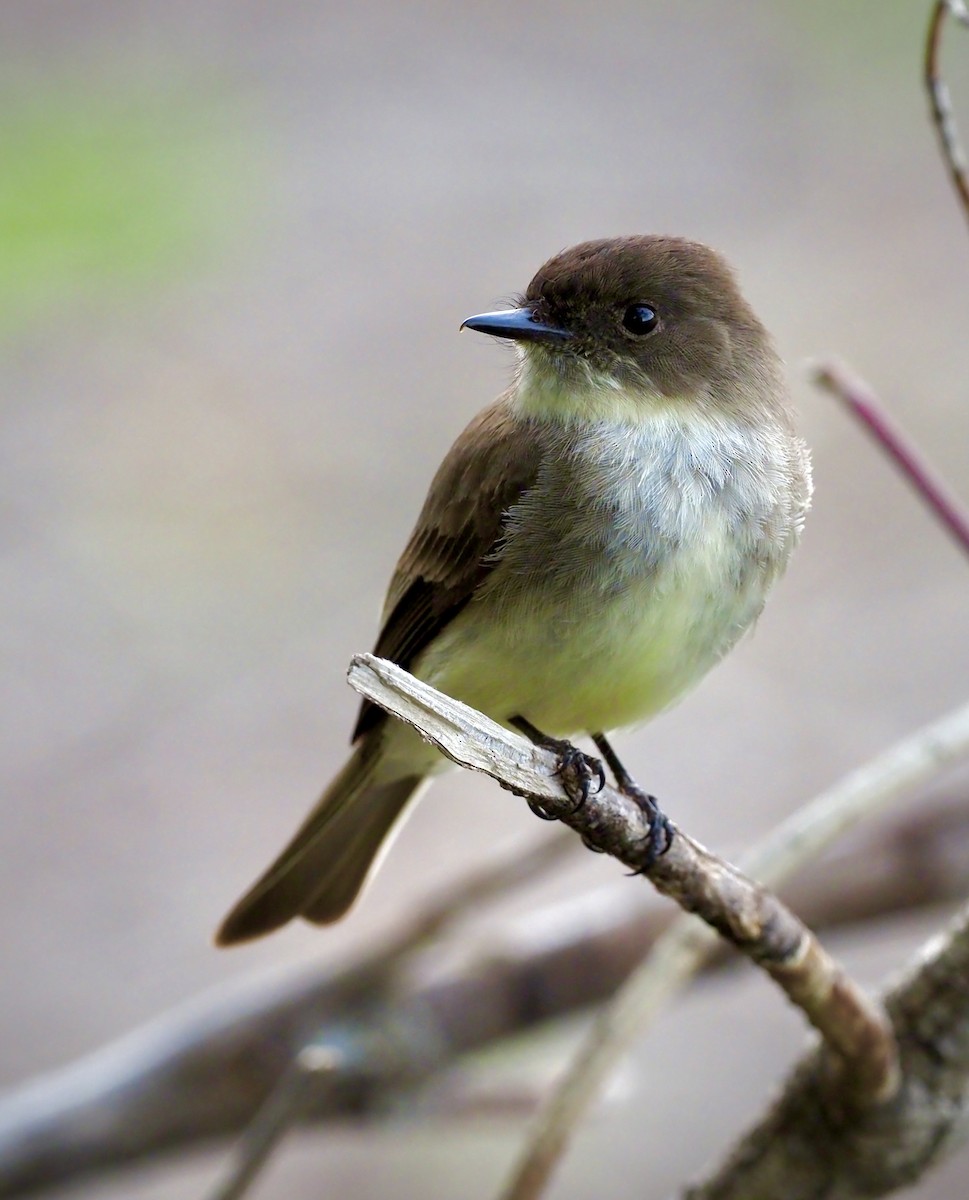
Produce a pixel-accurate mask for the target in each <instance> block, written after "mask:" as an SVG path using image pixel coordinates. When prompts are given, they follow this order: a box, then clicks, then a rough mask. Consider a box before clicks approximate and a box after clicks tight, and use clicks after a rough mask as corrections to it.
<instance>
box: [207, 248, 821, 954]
mask: <svg viewBox="0 0 969 1200" xmlns="http://www.w3.org/2000/svg"><path fill="white" fill-rule="evenodd" d="M461 328H462V329H469V330H473V331H477V332H481V333H484V334H488V335H491V336H492V337H496V338H501V339H507V340H510V341H511V342H512V343H513V344H514V346H515V349H516V362H515V369H514V375H513V379H512V382H511V385H510V386H509V387H508V388H507V390H506V391H504V392H503V393H502V394H501V395H500V396H499V397H498V399H497V400H496V401H494V402H493V403H492V404H490V405H489V406H487V407H486V408H484V409H483V410H482V411H481V412H479V413H478V415H477V416H476V417H474V419H473V420H472V421H471V423H470V424H469V425H468V426H467V428H466V429H465V430H464V431H463V433H461V434H460V435H459V437H458V438H457V440H456V441H455V443H454V445H453V446H452V448H451V449H450V451H449V452H448V453H447V455H446V456H445V458H444V460H443V462H442V463H441V465H440V467H439V468H438V471H437V473H436V474H435V475H434V477H433V480H432V482H431V485H430V489H429V491H428V494H427V498H426V500H425V502H424V505H423V508H422V509H421V511H420V515H419V516H418V519H417V523H416V525H415V527H414V530H413V532H412V534H411V536H410V539H409V541H408V542H407V544H406V546H405V548H404V551H403V553H402V555H401V557H400V560H399V562H398V563H397V567H396V570H395V571H394V574H393V576H392V578H391V581H390V586H389V589H388V592H387V596H386V601H385V604H384V609H383V617H382V623H381V628H380V632H379V635H378V637H377V640H376V645H375V647H374V653H375V654H377V655H379V656H381V657H384V658H387V659H390V660H392V661H393V662H395V663H398V664H399V665H400V666H402V667H404V668H405V669H407V670H408V671H410V672H412V673H413V674H415V675H416V676H417V677H418V678H420V679H422V680H424V681H426V682H428V683H430V684H431V685H433V686H434V687H436V688H438V689H440V690H441V691H444V692H446V693H447V694H449V695H450V696H453V697H455V698H457V699H459V700H462V701H464V702H465V703H466V704H468V705H470V706H471V707H473V708H475V709H478V710H480V711H482V712H484V713H485V714H487V715H488V716H490V717H492V718H493V719H495V720H496V721H498V722H500V723H503V724H505V725H506V726H509V727H517V728H519V729H521V730H523V731H524V732H526V733H527V734H528V735H529V736H530V737H531V738H532V739H533V740H535V741H539V742H543V743H544V744H548V745H551V746H552V747H553V748H557V749H558V750H559V751H560V753H561V759H560V762H561V764H562V766H563V771H564V770H565V768H566V766H570V767H572V768H574V767H575V766H576V763H578V765H579V767H580V768H581V769H580V770H579V772H578V776H579V777H578V783H577V787H578V791H579V796H578V799H579V800H580V801H581V800H582V799H583V798H584V797H585V795H586V794H587V792H588V781H589V778H590V777H592V776H594V775H595V774H596V773H599V774H600V776H601V772H602V764H601V760H599V759H597V758H595V757H594V756H591V755H585V754H583V753H582V752H576V753H573V752H572V751H573V750H574V747H573V743H572V742H571V741H570V740H569V739H571V738H574V737H581V736H584V735H590V736H591V737H593V739H594V740H595V743H596V745H597V747H598V748H599V749H600V751H601V752H602V753H603V756H604V757H605V758H606V760H607V762H608V763H609V765H610V767H611V768H612V769H613V772H614V774H615V775H616V778H617V783H618V784H619V786H620V787H621V788H624V789H626V790H628V791H629V792H630V794H634V795H636V796H637V797H638V798H639V799H640V800H642V801H643V802H644V803H645V804H646V805H647V806H649V804H650V802H651V800H652V798H651V797H648V796H646V795H645V793H643V792H641V790H640V789H638V788H637V787H636V785H635V783H634V782H633V780H632V777H631V776H630V775H629V774H628V772H626V771H625V769H624V768H623V767H622V765H621V763H620V762H619V759H618V756H617V755H616V754H615V752H614V751H613V750H612V748H611V745H610V743H609V741H608V739H607V734H609V733H611V731H613V730H616V729H622V728H624V727H628V726H633V725H637V724H640V723H642V722H644V721H646V720H648V719H649V718H650V717H652V716H654V715H655V714H657V713H658V712H660V711H661V710H663V709H666V708H667V707H668V706H670V705H671V704H672V703H673V702H674V701H676V700H678V699H679V698H681V697H682V696H683V695H684V694H685V693H687V692H688V691H689V690H690V689H691V688H692V687H694V686H695V685H696V684H697V683H698V682H699V681H700V680H701V679H702V678H703V677H704V676H705V675H706V674H707V672H708V671H709V670H710V669H711V668H712V667H713V666H714V665H715V664H716V663H717V662H718V661H719V660H720V659H721V658H722V657H723V656H724V654H726V653H727V651H728V650H730V649H731V647H733V646H734V644H735V643H736V642H737V641H738V639H739V638H740V637H741V635H742V634H743V633H744V632H745V631H746V630H748V629H749V628H750V627H751V626H752V625H753V623H754V622H755V620H756V618H757V617H758V615H759V613H760V612H761V609H762V608H763V605H764V602H765V599H766V597H767V594H768V592H769V590H770V588H771V586H772V585H773V584H774V583H775V581H776V580H777V579H778V577H779V576H780V575H781V573H782V572H783V570H784V568H785V567H786V565H787V563H788V561H789V559H790V556H791V553H792V551H793V549H794V547H795V545H796V543H797V541H798V539H799V537H800V534H801V530H802V527H803V524H804V519H805V514H806V512H807V509H808V507H809V503H810V497H811V486H812V485H811V468H810V459H809V454H808V450H807V448H806V446H805V443H804V442H803V440H802V439H801V438H800V436H799V435H798V432H797V429H796V424H795V420H794V416H793V412H792V408H791V404H790V400H789V396H788V391H787V387H786V384H785V378H784V372H783V369H782V365H781V362H780V359H779V357H778V354H777V352H776V350H775V349H774V345H773V342H772V340H771V338H770V336H769V334H768V332H767V330H766V329H765V327H764V326H763V325H762V324H761V322H760V320H759V319H758V318H757V316H756V315H755V314H754V312H753V310H752V309H751V307H750V305H749V304H748V303H747V301H746V299H745V298H744V297H743V295H742V293H741V291H740V288H739V285H738V283H737V280H736V277H735V275H734V272H733V270H732V268H731V267H730V266H729V265H728V264H727V263H726V261H725V260H724V258H723V257H722V256H721V255H720V254H719V253H718V252H716V251H715V250H713V249H711V248H710V247H709V246H707V245H705V244H703V243H701V242H697V241H691V240H689V239H686V238H683V237H675V236H666V235H660V234H645V235H633V236H626V237H614V238H605V239H599V240H595V241H588V242H583V243H581V244H579V245H576V246H572V247H571V248H569V249H566V250H563V251H561V252H559V253H558V254H556V255H554V256H553V257H552V258H550V259H549V260H548V261H547V262H546V263H545V264H544V265H543V266H542V267H541V268H540V269H539V270H538V272H537V273H536V275H535V276H534V278H533V279H532V281H531V283H530V284H529V285H528V287H527V289H526V291H525V292H524V294H523V295H522V296H520V297H518V298H517V299H516V301H515V302H514V307H512V308H510V309H504V310H500V311H497V312H487V313H482V314H480V315H478V316H473V317H470V318H468V319H467V320H466V321H464V322H463V324H462V326H461ZM351 745H352V750H351V753H350V756H349V758H348V760H347V762H346V764H345V765H344V767H343V768H342V770H340V772H339V773H338V774H337V775H336V777H335V778H334V779H333V781H332V782H331V783H330V785H329V786H328V787H327V788H326V790H325V791H324V792H323V795H322V797H321V798H320V800H319V801H318V803H317V804H316V806H315V808H313V810H312V811H311V812H310V814H309V815H308V816H307V818H306V820H305V821H304V822H303V824H302V825H301V826H300V827H299V829H298V830H297V831H296V833H295V834H294V836H293V837H292V839H291V840H290V841H289V843H288V844H287V845H286V846H285V848H284V849H283V850H282V852H281V853H280V854H279V855H278V856H277V857H276V859H275V860H274V861H273V862H272V863H271V864H270V865H269V867H268V868H267V869H266V870H265V871H264V873H263V874H262V875H261V876H260V877H259V878H258V879H257V880H256V882H255V883H254V884H253V885H252V886H251V887H250V888H249V889H248V891H247V892H246V893H245V894H244V895H243V896H242V898H241V899H240V900H239V901H238V902H237V903H236V905H235V906H234V907H233V908H232V910H231V911H230V912H229V914H228V916H226V918H225V919H224V921H223V922H222V924H221V926H220V927H219V929H218V932H217V934H216V941H217V943H218V944H220V945H231V944H233V943H237V942H243V941H247V940H249V939H252V938H256V937H259V936H261V935H263V934H266V933H269V932H270V931H272V930H274V929H277V928H279V927H280V926H282V925H284V924H286V923H287V922H288V921H290V920H292V919H293V918H296V917H301V918H304V919H305V920H307V921H309V922H312V923H316V924H322V925H325V924H329V923H331V922H334V921H337V920H339V919H340V918H341V917H343V915H344V914H345V913H346V912H347V911H348V909H349V908H350V907H351V906H352V904H353V902H354V901H355V899H356V897H357V896H358V894H359V892H360V891H361V889H362V887H363V885H364V883H365V881H366V879H367V878H368V876H369V875H370V874H371V872H372V870H373V867H374V863H375V861H376V860H377V859H378V857H379V852H380V849H381V847H382V846H383V845H385V844H386V842H387V835H388V833H389V831H390V830H391V828H392V827H393V826H394V825H395V824H396V823H397V822H398V820H399V818H400V817H401V814H402V813H403V811H404V810H405V809H406V808H407V807H408V806H409V804H410V803H411V802H412V801H413V800H414V798H415V797H416V796H417V794H418V793H419V792H420V791H421V790H422V788H423V787H424V785H425V784H426V783H428V782H429V781H430V779H431V778H432V777H433V776H435V775H436V774H438V773H439V772H440V771H441V770H443V769H444V768H445V767H446V766H447V765H448V764H447V763H446V761H445V760H444V758H443V756H442V755H441V754H440V753H439V752H438V751H437V750H436V749H434V748H433V747H431V746H429V745H428V744H427V743H425V742H424V741H422V740H421V738H420V737H419V736H418V734H417V733H416V732H415V731H414V730H412V729H411V728H409V727H408V726H406V725H405V724H403V723H401V722H399V721H396V720H394V719H392V718H390V717H388V716H387V715H386V714H385V713H384V712H383V711H382V710H381V709H380V708H378V707H377V706H375V705H374V704H372V703H370V702H368V701H366V700H365V701H364V702H363V704H362V706H361V708H360V710H359V714H358V718H357V722H356V726H355V728H354V731H353V737H352V742H351ZM575 783H576V781H575V779H574V778H573V784H575ZM649 813H650V817H651V821H652V822H653V825H651V833H654V834H655V838H656V845H655V846H654V848H653V849H654V852H655V853H656V854H660V853H662V852H663V850H664V849H665V848H666V845H668V842H669V838H670V836H671V828H672V827H671V826H670V825H669V823H668V822H667V821H666V819H665V817H663V816H662V814H660V813H659V811H658V808H657V806H656V805H655V803H653V805H652V808H650V809H649Z"/></svg>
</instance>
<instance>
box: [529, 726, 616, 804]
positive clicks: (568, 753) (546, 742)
mask: <svg viewBox="0 0 969 1200" xmlns="http://www.w3.org/2000/svg"><path fill="white" fill-rule="evenodd" d="M510 724H512V725H514V726H515V728H516V729H520V730H521V731H522V733H524V734H525V736H526V737H527V738H528V739H529V740H530V741H531V742H532V743H533V744H534V745H536V746H542V747H544V748H545V749H546V750H552V751H554V753H555V754H557V755H558V765H557V766H556V768H555V774H556V775H557V776H558V778H559V780H560V782H561V784H562V787H563V788H564V789H565V794H566V795H567V796H568V798H569V799H570V800H571V801H572V804H573V811H574V812H578V811H579V810H580V809H581V808H582V806H583V805H584V804H585V802H586V800H588V799H589V796H590V794H592V795H595V793H592V792H590V785H591V783H592V780H593V779H597V780H598V786H597V787H596V792H601V791H602V789H603V788H604V787H605V786H606V769H605V767H604V766H603V764H602V760H601V759H598V758H594V757H593V756H592V755H591V754H586V753H584V751H582V750H579V749H578V748H577V747H576V746H573V745H572V743H571V742H568V741H566V740H565V739H564V738H555V737H549V735H548V734H547V733H542V731H541V730H540V729H536V728H535V726H534V725H533V724H532V723H531V722H530V721H528V720H526V719H525V718H524V717H512V718H511V721H510ZM528 807H529V808H530V809H531V810H532V812H533V813H535V815H536V816H539V817H542V818H543V819H544V820H546V821H553V820H555V818H554V817H552V816H550V815H549V814H548V813H547V812H546V811H545V809H544V808H542V806H541V805H539V804H535V803H534V802H530V803H529V806H528Z"/></svg>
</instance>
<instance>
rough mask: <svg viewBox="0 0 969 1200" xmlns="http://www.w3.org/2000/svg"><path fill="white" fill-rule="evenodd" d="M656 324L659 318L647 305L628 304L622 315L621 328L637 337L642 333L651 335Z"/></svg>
mask: <svg viewBox="0 0 969 1200" xmlns="http://www.w3.org/2000/svg"><path fill="white" fill-rule="evenodd" d="M658 324H659V317H658V316H657V315H656V313H655V312H654V311H653V310H652V309H651V308H650V306H649V305H648V304H630V306H629V307H628V308H627V309H626V311H625V312H624V313H623V314H622V325H623V328H624V329H628V330H629V332H630V333H634V334H636V336H637V337H641V336H642V335H643V334H644V333H652V332H653V330H654V329H655V328H656V326H657V325H658Z"/></svg>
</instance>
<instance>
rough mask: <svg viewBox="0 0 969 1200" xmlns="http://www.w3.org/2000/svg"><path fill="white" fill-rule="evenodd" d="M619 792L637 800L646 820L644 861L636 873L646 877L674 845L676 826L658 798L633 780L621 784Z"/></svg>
mask: <svg viewBox="0 0 969 1200" xmlns="http://www.w3.org/2000/svg"><path fill="white" fill-rule="evenodd" d="M619 790H620V791H621V792H622V794H623V795H624V796H628V797H629V799H630V800H635V802H636V804H637V805H638V806H639V810H640V812H641V813H642V814H643V816H644V817H645V818H646V825H647V833H646V837H645V838H644V839H643V861H642V863H641V865H640V866H639V868H638V869H637V871H636V874H637V875H646V874H648V873H649V871H650V870H651V869H652V868H653V867H654V866H655V865H656V863H657V862H658V861H659V859H661V858H662V857H663V855H664V854H665V853H666V852H667V850H669V848H670V846H672V845H673V835H674V834H675V833H676V826H675V825H674V824H673V822H672V821H671V820H670V819H669V817H668V816H667V815H666V813H664V812H663V810H662V809H661V808H660V806H659V801H658V800H657V799H656V797H655V796H650V795H649V793H648V792H644V791H643V789H642V788H641V787H639V786H638V785H637V784H635V783H633V782H632V780H629V781H628V782H626V783H625V784H623V783H620V785H619Z"/></svg>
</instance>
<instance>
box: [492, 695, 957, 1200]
mask: <svg viewBox="0 0 969 1200" xmlns="http://www.w3.org/2000/svg"><path fill="white" fill-rule="evenodd" d="M967 750H969V705H966V706H964V707H963V708H961V709H958V710H956V712H954V713H952V714H950V715H949V716H947V717H944V718H943V719H942V720H941V721H938V722H936V723H935V724H933V725H930V726H928V727H927V728H925V729H922V730H919V731H918V733H916V734H914V735H913V736H911V737H909V738H906V739H905V741H903V742H900V743H899V744H898V745H897V746H894V747H892V749H891V750H889V751H888V752H887V753H885V754H883V755H881V756H880V757H879V758H877V759H875V760H874V761H872V762H870V763H867V764H865V765H864V766H863V767H860V768H858V769H857V770H856V771H853V772H852V773H851V774H850V775H848V776H847V777H846V778H845V779H844V780H842V781H841V782H840V783H839V784H837V785H835V787H833V788H830V789H829V790H828V791H826V792H824V793H822V794H821V795H820V796H818V797H817V798H816V799H815V800H813V801H812V802H811V803H810V804H807V805H805V807H804V808H802V809H800V810H799V811H797V812H795V813H794V814H793V815H792V816H791V817H789V818H788V819H787V820H786V821H783V822H782V823H781V824H780V825H779V826H778V827H777V828H776V829H775V830H774V831H773V832H772V833H770V834H768V836H767V837H766V838H764V839H763V840H762V841H761V842H759V843H758V844H757V845H756V846H755V847H754V848H753V849H752V850H751V851H750V852H748V853H747V854H745V855H744V856H743V858H742V860H741V862H742V865H743V867H744V869H745V870H746V871H748V873H750V874H751V875H754V876H756V877H757V878H758V879H762V880H763V881H764V882H765V883H767V884H768V885H770V886H776V885H777V884H778V883H780V882H781V881H782V880H783V879H785V878H787V877H788V876H789V875H790V874H791V873H792V872H794V871H796V870H797V869H798V868H799V867H800V866H801V865H802V864H803V863H805V862H808V861H810V860H811V859H812V858H813V857H814V856H815V855H817V854H818V853H820V851H821V850H822V849H823V848H824V847H826V846H828V845H829V844H831V842H833V841H834V840H835V838H839V837H841V836H842V835H843V834H844V833H845V832H846V831H847V830H848V829H850V828H851V827H852V826H853V825H855V824H857V822H859V821H860V820H862V819H863V818H864V817H869V816H871V814H872V813H873V812H875V811H876V810H877V809H879V808H882V807H884V806H885V805H886V804H888V803H890V802H891V801H892V800H894V799H896V798H897V797H899V796H901V795H904V794H905V793H906V792H907V791H909V790H910V789H912V788H913V787H915V786H917V785H918V784H919V783H920V782H923V781H924V780H925V779H927V778H929V777H931V775H932V774H934V773H935V772H936V771H937V770H939V768H940V767H941V766H942V765H944V764H945V763H946V762H948V761H951V760H952V758H954V757H957V756H959V755H960V754H963V753H965V752H966V751H967ZM715 952H716V940H715V939H714V938H712V937H710V936H709V931H708V930H706V929H702V928H698V927H697V926H696V924H695V923H694V922H690V921H689V920H686V919H685V918H682V919H680V920H678V921H676V922H675V923H674V924H673V926H672V927H671V928H670V929H669V930H668V931H667V932H666V934H664V936H663V937H662V938H660V939H659V941H658V942H657V943H656V945H655V947H654V949H653V951H652V953H651V954H650V956H649V958H648V959H646V960H645V961H644V963H643V964H642V965H641V966H640V967H639V968H638V970H637V971H635V972H634V973H633V975H632V976H631V977H630V979H628V980H627V981H626V983H625V984H624V985H623V986H622V988H621V989H620V991H619V993H618V994H617V996H616V997H615V999H614V1000H613V1001H612V1003H611V1004H610V1005H609V1006H608V1007H607V1008H606V1009H604V1010H603V1012H602V1013H600V1014H599V1016H598V1017H597V1019H596V1021H595V1022H594V1023H593V1027H592V1030H591V1032H590V1034H589V1036H588V1038H587V1039H586V1041H585V1042H584V1044H583V1045H582V1047H581V1048H580V1050H579V1053H578V1055H577V1056H576V1059H575V1061H574V1062H573V1063H572V1064H571V1066H570V1067H569V1070H568V1071H567V1072H566V1074H565V1076H564V1077H563V1079H562V1080H561V1081H560V1083H559V1084H558V1086H557V1087H556V1088H555V1090H554V1091H553V1093H552V1095H551V1097H550V1098H549V1100H548V1102H547V1103H546V1105H545V1106H544V1107H543V1109H542V1111H541V1112H540V1113H539V1117H538V1120H537V1121H536V1123H535V1127H534V1130H533V1132H532V1135H531V1138H530V1139H529V1141H528V1144H527V1145H526V1147H525V1150H524V1153H523V1155H522V1158H521V1160H520V1161H519V1163H518V1165H517V1167H516V1169H515V1172H514V1174H513V1176H512V1179H511V1182H510V1184H509V1187H508V1189H507V1191H506V1193H505V1200H526V1198H528V1197H530V1196H535V1195H537V1194H538V1193H539V1192H540V1190H541V1187H542V1186H543V1185H544V1181H545V1180H546V1179H547V1178H548V1177H549V1175H550V1173H551V1171H552V1169H553V1168H554V1166H555V1164H556V1163H557V1161H558V1160H559V1159H560V1158H561V1156H562V1154H563V1153H564V1151H565V1147H566V1145H567V1144H568V1140H569V1137H570V1136H571V1132H572V1130H574V1129H575V1128H576V1127H577V1125H578V1123H579V1121H580V1120H581V1119H582V1117H583V1116H584V1114H585V1113H586V1112H587V1111H588V1109H589V1107H590V1106H591V1104H592V1103H593V1100H594V1098H595V1097H597V1096H598V1095H599V1094H600V1092H601V1089H602V1086H603V1083H604V1080H605V1079H606V1077H607V1076H608V1073H609V1071H610V1070H611V1069H612V1067H613V1066H614V1065H615V1062H616V1060H617V1059H618V1057H619V1056H620V1054H621V1053H622V1052H623V1051H624V1049H625V1048H626V1047H627V1046H628V1045H629V1044H630V1043H631V1042H632V1041H633V1039H634V1038H636V1037H637V1036H641V1035H642V1032H643V1030H644V1029H645V1028H646V1026H647V1025H648V1024H649V1022H650V1021H651V1020H652V1019H653V1018H654V1017H655V1015H656V1014H657V1013H658V1012H659V1011H660V1009H661V1008H662V1007H663V1005H664V1004H665V1003H666V1002H667V1001H668V1000H669V999H670V998H671V997H672V995H673V994H674V993H675V992H676V991H677V990H679V988H681V987H682V986H683V985H684V984H685V983H686V982H687V981H688V980H689V979H690V977H691V976H693V975H695V974H696V973H697V971H699V970H701V969H702V967H703V965H704V964H705V963H706V962H708V961H709V959H710V958H711V956H712V955H713V954H714V953H715Z"/></svg>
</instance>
